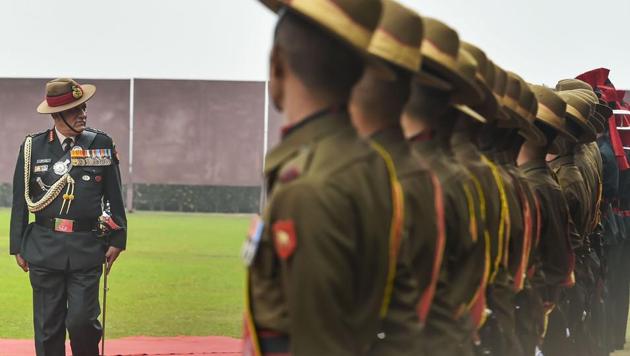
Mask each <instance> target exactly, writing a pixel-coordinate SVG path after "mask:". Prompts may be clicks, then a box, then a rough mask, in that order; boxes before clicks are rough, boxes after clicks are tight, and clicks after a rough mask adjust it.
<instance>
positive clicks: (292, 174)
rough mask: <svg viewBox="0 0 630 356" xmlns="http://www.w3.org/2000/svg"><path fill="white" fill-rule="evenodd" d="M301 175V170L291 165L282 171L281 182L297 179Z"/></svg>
mask: <svg viewBox="0 0 630 356" xmlns="http://www.w3.org/2000/svg"><path fill="white" fill-rule="evenodd" d="M299 176H300V171H299V170H298V169H297V168H295V167H291V168H289V169H286V170H285V171H283V172H281V173H280V177H279V180H280V182H281V183H288V182H290V181H292V180H295V179H296V178H297V177H299Z"/></svg>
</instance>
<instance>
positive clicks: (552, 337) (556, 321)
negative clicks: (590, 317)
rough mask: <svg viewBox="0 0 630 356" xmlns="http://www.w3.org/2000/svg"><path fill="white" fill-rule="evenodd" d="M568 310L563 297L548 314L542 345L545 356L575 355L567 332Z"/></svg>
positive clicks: (568, 305) (567, 303)
mask: <svg viewBox="0 0 630 356" xmlns="http://www.w3.org/2000/svg"><path fill="white" fill-rule="evenodd" d="M569 310H570V304H569V301H568V299H567V298H566V297H563V298H561V300H560V301H559V302H558V304H556V306H555V308H554V309H553V311H552V312H551V313H550V314H549V320H548V324H547V333H546V334H545V340H544V341H543V345H542V351H543V354H544V355H545V356H565V355H576V350H575V347H574V345H573V343H572V342H571V340H570V334H569V333H568V332H567V331H568V330H569V314H570V313H569Z"/></svg>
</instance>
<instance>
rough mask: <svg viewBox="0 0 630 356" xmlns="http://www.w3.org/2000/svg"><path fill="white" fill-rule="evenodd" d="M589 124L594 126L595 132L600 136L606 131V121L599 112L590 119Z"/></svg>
mask: <svg viewBox="0 0 630 356" xmlns="http://www.w3.org/2000/svg"><path fill="white" fill-rule="evenodd" d="M588 122H589V123H590V124H591V125H593V127H594V128H595V132H596V133H598V134H600V133H602V132H604V131H605V130H606V124H605V119H604V118H603V117H602V116H601V115H600V114H599V113H597V112H594V113H593V115H591V116H590V117H589V118H588Z"/></svg>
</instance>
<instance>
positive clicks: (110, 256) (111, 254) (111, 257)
mask: <svg viewBox="0 0 630 356" xmlns="http://www.w3.org/2000/svg"><path fill="white" fill-rule="evenodd" d="M121 252H122V249H120V248H118V247H114V246H109V248H108V249H107V253H106V254H105V258H106V259H107V271H106V272H105V273H107V274H109V271H111V269H112V265H113V264H114V261H116V259H117V258H118V255H120V253H121Z"/></svg>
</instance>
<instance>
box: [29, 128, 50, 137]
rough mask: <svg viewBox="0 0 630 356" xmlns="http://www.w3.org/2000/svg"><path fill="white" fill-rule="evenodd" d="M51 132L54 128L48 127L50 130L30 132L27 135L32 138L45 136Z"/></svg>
mask: <svg viewBox="0 0 630 356" xmlns="http://www.w3.org/2000/svg"><path fill="white" fill-rule="evenodd" d="M49 132H52V130H51V129H48V130H44V131H40V132H35V133H30V134H28V135H26V137H30V138H36V137H45V136H46V135H47V134H48V133H49Z"/></svg>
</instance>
